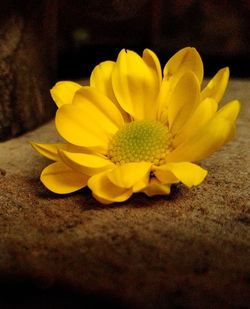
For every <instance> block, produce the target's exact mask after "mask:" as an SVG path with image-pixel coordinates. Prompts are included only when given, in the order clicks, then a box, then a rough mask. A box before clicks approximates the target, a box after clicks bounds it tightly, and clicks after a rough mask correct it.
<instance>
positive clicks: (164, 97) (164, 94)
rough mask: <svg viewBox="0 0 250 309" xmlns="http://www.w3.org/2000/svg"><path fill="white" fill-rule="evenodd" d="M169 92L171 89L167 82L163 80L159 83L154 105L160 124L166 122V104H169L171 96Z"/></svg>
mask: <svg viewBox="0 0 250 309" xmlns="http://www.w3.org/2000/svg"><path fill="white" fill-rule="evenodd" d="M170 90H171V87H170V83H169V81H167V80H165V79H164V80H163V81H162V83H161V87H160V90H159V95H158V97H157V104H156V105H157V106H158V112H157V120H159V121H161V122H162V123H167V122H168V104H169V102H170V100H169V96H170V94H171V91H170Z"/></svg>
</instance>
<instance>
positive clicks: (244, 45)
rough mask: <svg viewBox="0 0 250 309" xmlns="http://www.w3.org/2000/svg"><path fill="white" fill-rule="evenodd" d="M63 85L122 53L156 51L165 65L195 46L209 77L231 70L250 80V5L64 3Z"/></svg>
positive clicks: (126, 0) (191, 0) (203, 0)
mask: <svg viewBox="0 0 250 309" xmlns="http://www.w3.org/2000/svg"><path fill="white" fill-rule="evenodd" d="M58 5H59V11H58V18H59V25H58V26H59V27H58V29H59V42H58V43H59V44H58V47H59V58H58V79H74V78H84V77H88V76H89V74H90V73H91V71H92V69H93V68H94V66H95V65H96V64H98V63H99V62H101V61H103V60H108V59H109V60H115V59H116V57H117V54H118V52H119V51H120V49H121V48H130V49H133V50H136V51H137V52H139V53H141V52H142V50H143V49H144V48H146V47H148V48H151V49H153V50H154V51H155V52H156V53H157V55H158V56H159V58H160V61H161V63H162V65H164V64H165V62H166V61H167V59H168V58H169V57H170V56H171V55H172V54H173V53H175V52H176V51H177V50H178V49H180V48H183V47H185V46H194V47H196V48H197V49H198V51H199V52H200V54H201V56H202V58H203V61H204V65H205V74H206V75H207V76H211V75H213V74H214V73H215V72H216V71H217V70H218V69H219V68H221V67H223V66H229V67H230V69H231V76H233V77H250V73H249V72H250V70H249V60H250V40H249V29H250V23H249V20H250V18H249V17H250V1H249V0H238V1H230V0H220V1H218V0H217V1H216V0H165V1H164V0H137V1H135V0H109V1H107V0H106V1H105V0H75V1H67V0H62V1H59V2H58Z"/></svg>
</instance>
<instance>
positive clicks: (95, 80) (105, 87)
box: [90, 61, 129, 122]
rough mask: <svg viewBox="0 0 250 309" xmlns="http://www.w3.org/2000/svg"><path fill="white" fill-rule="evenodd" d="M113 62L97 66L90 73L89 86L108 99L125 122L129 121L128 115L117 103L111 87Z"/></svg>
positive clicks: (105, 62)
mask: <svg viewBox="0 0 250 309" xmlns="http://www.w3.org/2000/svg"><path fill="white" fill-rule="evenodd" d="M114 65H115V62H114V61H104V62H101V63H100V64H98V65H97V66H96V67H95V68H94V70H93V71H92V73H91V76H90V86H91V87H95V88H96V89H98V90H99V91H100V92H101V93H102V94H104V95H105V96H106V97H108V98H109V99H110V100H111V101H112V102H113V103H114V104H115V106H116V107H117V108H118V110H119V111H120V113H121V114H122V116H123V118H124V120H125V121H127V122H128V121H129V115H128V114H127V113H126V112H125V111H124V110H123V109H122V107H121V106H120V104H119V103H118V101H117V99H116V97H115V94H114V91H113V87H112V72H113V68H114Z"/></svg>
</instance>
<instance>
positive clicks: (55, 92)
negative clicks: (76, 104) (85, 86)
mask: <svg viewBox="0 0 250 309" xmlns="http://www.w3.org/2000/svg"><path fill="white" fill-rule="evenodd" d="M81 87H82V86H81V85H79V84H77V83H74V82H70V81H62V82H58V83H56V84H55V86H54V87H53V88H52V89H51V90H50V93H51V96H52V98H53V100H54V101H55V103H56V105H57V106H58V107H60V106H62V105H64V104H71V103H72V100H73V97H74V95H75V93H76V91H77V90H79V89H80V88H81Z"/></svg>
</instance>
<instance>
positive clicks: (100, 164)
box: [59, 150, 114, 176]
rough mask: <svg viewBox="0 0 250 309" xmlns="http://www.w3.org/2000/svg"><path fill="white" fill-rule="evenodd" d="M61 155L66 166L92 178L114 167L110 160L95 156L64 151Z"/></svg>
mask: <svg viewBox="0 0 250 309" xmlns="http://www.w3.org/2000/svg"><path fill="white" fill-rule="evenodd" d="M59 153H60V156H61V158H62V160H63V161H64V163H65V164H67V165H68V166H70V167H71V168H72V169H74V170H76V171H79V172H81V173H83V174H86V175H90V176H92V175H94V174H97V173H100V172H102V171H105V170H107V169H109V168H111V167H112V166H114V164H113V163H112V162H111V161H110V160H108V159H105V158H104V157H101V156H98V155H95V154H86V153H73V152H68V151H63V150H62V151H60V152H59Z"/></svg>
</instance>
